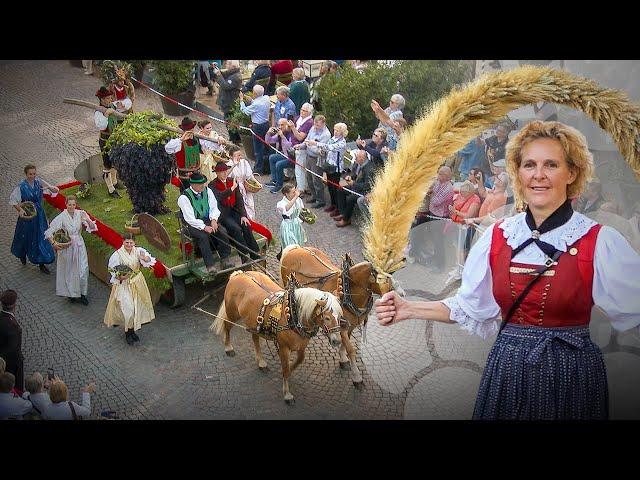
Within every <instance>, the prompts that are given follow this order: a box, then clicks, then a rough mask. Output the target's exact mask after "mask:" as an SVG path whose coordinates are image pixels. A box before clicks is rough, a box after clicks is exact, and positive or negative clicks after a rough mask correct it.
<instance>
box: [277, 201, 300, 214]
mask: <svg viewBox="0 0 640 480" xmlns="http://www.w3.org/2000/svg"><path fill="white" fill-rule="evenodd" d="M290 201H291V200H288V199H287V197H282V200H280V201H279V202H278V203H277V204H276V210H277V211H278V213H280V214H284V215H287V216H291V214H292V213H293V211H294V210H295V209H296V208H297V209H298V211H300V210H302V209H303V208H304V203H303V202H302V199H301V198H300V197H298V198H296V201H295V202H293V205H291V208H290V209H289V210H286V208H287V203H289V202H290Z"/></svg>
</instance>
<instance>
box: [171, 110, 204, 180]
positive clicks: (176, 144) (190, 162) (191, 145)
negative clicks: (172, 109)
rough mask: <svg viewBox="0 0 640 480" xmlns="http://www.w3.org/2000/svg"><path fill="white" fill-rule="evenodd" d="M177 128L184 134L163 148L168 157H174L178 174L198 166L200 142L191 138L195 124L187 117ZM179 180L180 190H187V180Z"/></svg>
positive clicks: (200, 149)
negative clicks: (182, 170)
mask: <svg viewBox="0 0 640 480" xmlns="http://www.w3.org/2000/svg"><path fill="white" fill-rule="evenodd" d="M179 127H180V130H182V131H183V132H184V133H183V134H182V135H181V136H180V137H178V138H172V139H171V140H169V141H168V142H167V144H166V145H165V146H164V149H165V151H166V152H167V153H168V154H169V155H171V154H175V155H176V164H177V165H178V172H180V170H181V169H192V168H195V167H196V166H198V165H200V154H201V153H202V148H201V146H200V142H199V141H198V140H197V139H195V138H193V129H194V128H195V127H196V122H195V121H193V120H191V119H190V118H189V117H184V118H183V119H182V123H181V124H180V125H179ZM181 180H182V188H181V190H182V191H184V190H186V189H188V188H189V180H186V179H184V178H182V179H181Z"/></svg>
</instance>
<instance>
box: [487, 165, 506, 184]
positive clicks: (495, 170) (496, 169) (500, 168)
mask: <svg viewBox="0 0 640 480" xmlns="http://www.w3.org/2000/svg"><path fill="white" fill-rule="evenodd" d="M490 170H491V173H492V175H490V176H489V177H487V178H486V179H485V181H484V186H485V188H493V184H494V182H495V180H496V177H497V176H498V175H500V174H501V173H504V172H506V171H507V162H506V160H505V159H504V158H501V159H500V160H496V161H495V162H492V163H491V167H490Z"/></svg>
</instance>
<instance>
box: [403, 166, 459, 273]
mask: <svg viewBox="0 0 640 480" xmlns="http://www.w3.org/2000/svg"><path fill="white" fill-rule="evenodd" d="M451 175H452V174H451V168H449V167H447V166H442V167H440V168H439V169H438V176H437V178H436V180H435V181H434V182H433V183H432V184H431V186H430V187H429V189H428V190H427V195H428V196H429V209H428V212H427V214H426V215H422V216H419V217H418V218H416V219H415V220H414V222H413V224H412V225H411V232H410V236H411V249H410V251H409V255H410V256H411V257H413V258H415V259H416V260H417V261H419V262H426V261H427V257H428V256H429V255H428V254H427V253H426V251H425V249H424V243H425V233H427V232H426V228H425V227H422V228H415V227H417V226H419V225H421V224H423V223H426V222H432V221H434V220H440V219H448V218H449V207H450V206H451V205H452V204H453V185H452V184H451ZM442 223H443V222H440V223H439V224H437V225H436V226H437V227H438V228H430V229H429V230H430V237H431V238H432V240H433V249H434V255H433V263H432V266H433V268H434V269H435V270H436V271H438V272H442V271H443V269H444V260H445V259H444V237H443V234H442Z"/></svg>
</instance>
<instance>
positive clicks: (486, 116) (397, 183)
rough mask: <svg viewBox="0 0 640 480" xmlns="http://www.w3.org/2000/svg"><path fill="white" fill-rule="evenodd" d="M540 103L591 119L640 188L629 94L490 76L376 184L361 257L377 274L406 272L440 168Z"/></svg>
mask: <svg viewBox="0 0 640 480" xmlns="http://www.w3.org/2000/svg"><path fill="white" fill-rule="evenodd" d="M540 101H544V102H549V103H556V104H560V105H565V106H568V107H572V108H575V109H577V110H580V111H582V112H584V113H585V114H586V115H588V116H589V117H590V118H591V119H592V120H593V121H594V122H595V123H596V124H598V125H599V126H600V127H601V128H602V129H603V130H605V131H607V132H608V133H609V134H610V135H611V138H613V140H614V141H615V142H616V144H617V146H618V148H619V150H620V153H622V155H623V157H624V158H625V160H626V161H627V163H628V164H629V166H630V167H631V169H632V170H633V171H634V173H635V175H636V178H638V179H639V180H640V138H639V137H638V129H639V122H640V106H638V105H636V104H634V103H632V102H630V101H629V99H628V97H627V95H626V94H625V93H624V92H620V91H617V90H611V89H607V88H603V87H600V86H599V85H597V84H596V83H595V82H593V81H592V80H588V79H585V78H581V77H577V76H575V75H572V74H570V73H567V72H564V71H560V70H554V69H551V68H546V67H534V66H525V67H521V68H517V69H514V70H510V71H506V72H495V73H490V74H486V75H484V76H482V77H480V78H478V79H477V80H476V81H474V82H472V83H469V84H467V85H465V86H463V87H460V88H456V89H454V90H453V91H452V92H451V93H450V94H449V95H448V96H446V97H444V98H442V99H441V100H439V101H438V102H437V103H435V104H434V105H433V106H432V107H431V109H430V110H429V111H428V112H427V113H426V114H425V115H424V116H423V117H422V118H421V119H420V120H419V121H418V122H417V123H416V125H414V126H413V127H412V128H411V129H409V130H407V131H405V132H404V134H403V135H402V137H401V140H400V142H399V145H398V149H397V151H396V153H395V154H393V155H392V156H391V157H390V158H389V161H388V162H387V165H386V166H385V169H384V172H381V173H380V174H379V175H378V176H377V177H376V180H375V184H374V187H373V190H372V192H371V200H370V212H371V217H370V219H369V222H368V224H367V226H366V227H365V229H364V233H363V240H364V254H365V256H366V257H367V258H368V259H369V261H371V262H372V263H373V265H374V266H375V268H376V270H378V272H385V273H393V272H394V271H396V270H398V269H399V268H402V266H403V251H404V249H405V247H406V245H407V240H408V234H409V229H410V227H411V222H412V221H413V219H414V216H415V214H416V212H417V211H418V208H419V207H420V204H421V203H422V201H423V199H424V196H425V194H426V191H427V188H428V186H429V183H430V181H431V180H432V179H433V177H434V175H435V173H436V171H437V169H438V167H439V166H440V165H441V164H442V162H443V161H444V160H445V159H446V158H447V157H450V156H451V155H453V154H454V153H456V152H457V151H458V150H460V149H461V148H462V147H464V146H465V145H466V144H467V143H468V142H469V141H470V140H471V139H473V138H474V137H476V136H477V135H479V134H480V133H481V132H482V131H483V130H485V129H487V128H489V127H491V126H492V125H494V124H495V123H497V122H498V121H499V120H501V119H502V118H503V117H504V116H505V115H506V114H508V113H509V112H510V111H512V110H514V109H516V108H518V107H521V106H523V105H528V104H531V103H536V102H540Z"/></svg>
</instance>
